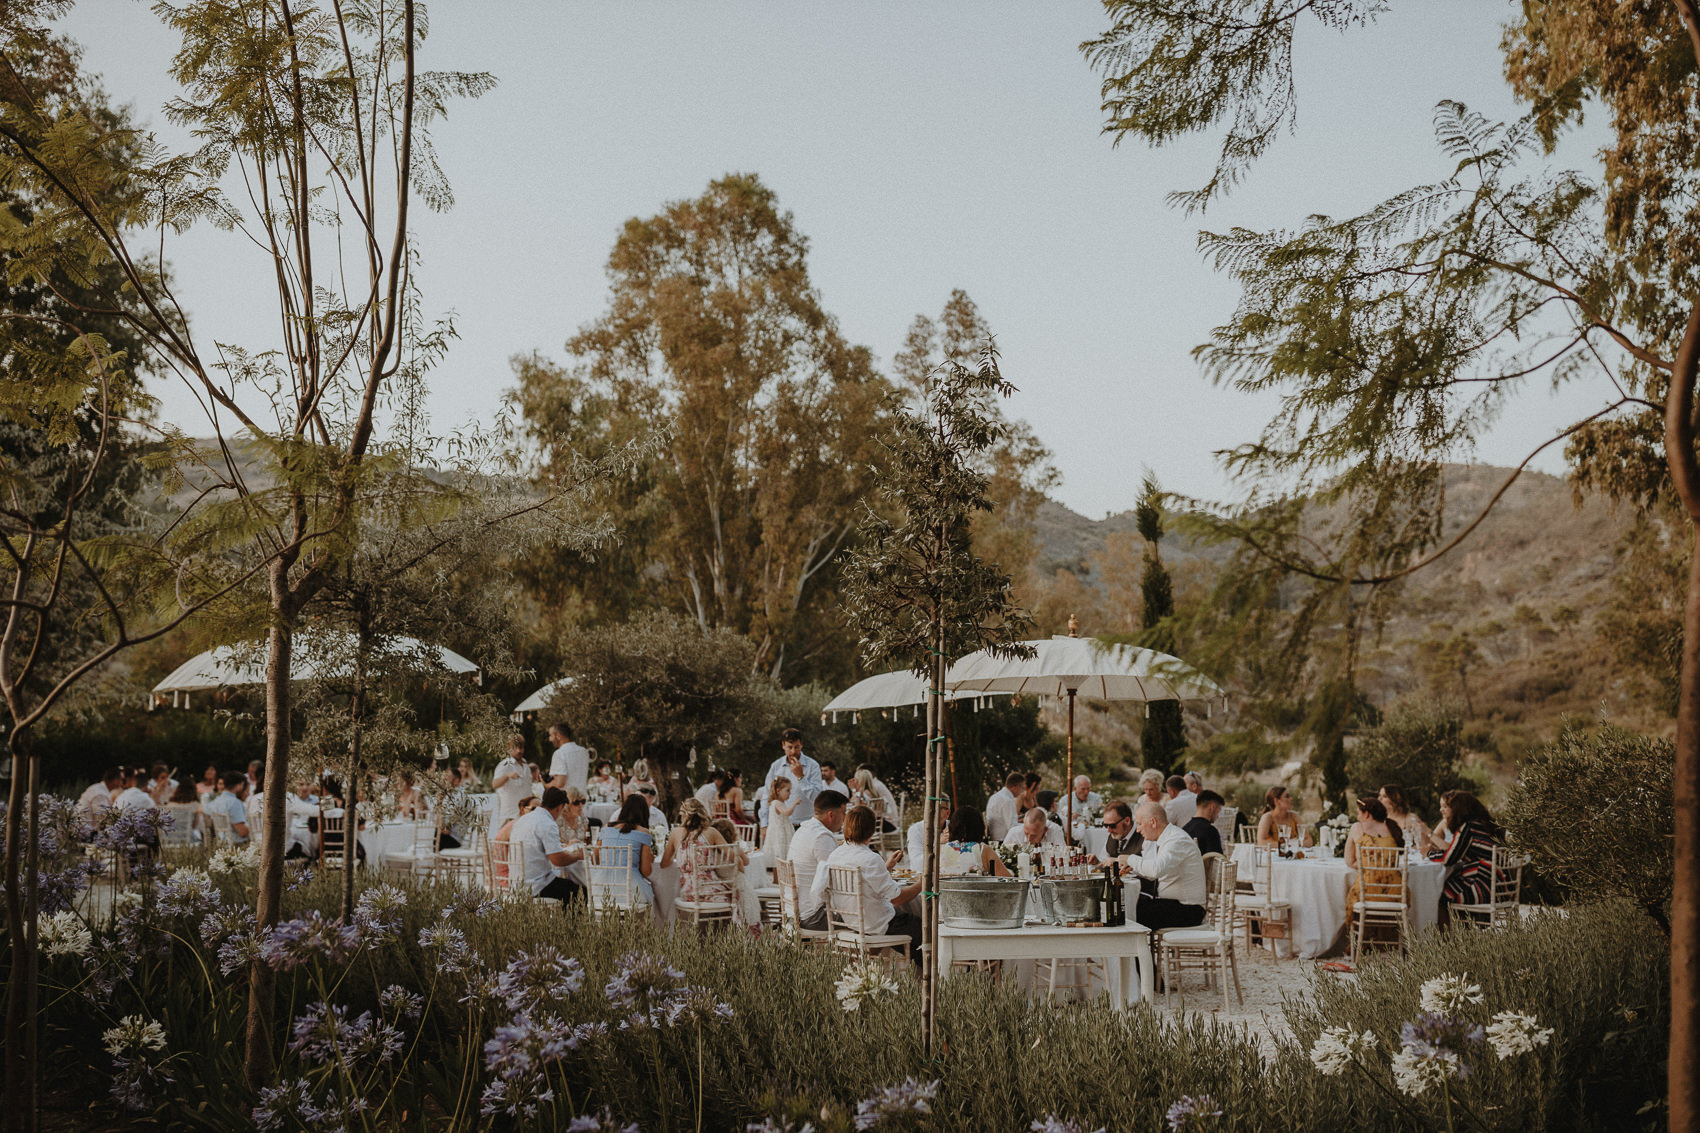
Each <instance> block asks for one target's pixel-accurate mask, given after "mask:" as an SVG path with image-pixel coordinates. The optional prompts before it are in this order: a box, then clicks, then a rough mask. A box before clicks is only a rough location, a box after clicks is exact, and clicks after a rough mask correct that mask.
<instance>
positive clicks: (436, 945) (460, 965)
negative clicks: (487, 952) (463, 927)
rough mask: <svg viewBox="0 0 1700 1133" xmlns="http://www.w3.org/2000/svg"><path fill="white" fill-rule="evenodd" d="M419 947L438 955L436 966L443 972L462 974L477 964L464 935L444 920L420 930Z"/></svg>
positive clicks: (476, 959) (476, 958)
mask: <svg viewBox="0 0 1700 1133" xmlns="http://www.w3.org/2000/svg"><path fill="white" fill-rule="evenodd" d="M419 947H421V948H425V949H428V950H430V951H433V952H436V953H438V956H437V966H438V968H440V969H441V970H443V971H445V972H464V971H467V970H468V969H470V968H472V967H473V966H474V965H475V964H477V962H478V957H477V956H475V955H473V952H472V949H471V948H470V947H469V946H468V945H467V943H466V934H465V933H463V932H461V931H460V929H458V928H455V927H454V926H453V925H451V924H449V922H448V921H446V920H439V921H437V922H436V923H435V924H431V925H426V926H425V927H424V928H422V929H420V930H419Z"/></svg>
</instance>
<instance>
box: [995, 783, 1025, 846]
mask: <svg viewBox="0 0 1700 1133" xmlns="http://www.w3.org/2000/svg"><path fill="white" fill-rule="evenodd" d="M1026 789H1027V776H1025V775H1023V774H1022V773H1021V772H1019V771H1011V772H1010V773H1009V774H1008V775H1005V776H1004V780H1003V789H1002V790H1001V791H999V792H998V793H997V794H995V795H993V796H992V797H991V798H989V799H987V800H986V837H988V838H990V839H991V840H992V841H994V842H1001V841H1003V840H1004V839H1005V838H1008V837H1009V836H1010V833H1011V832H1012V831H1014V830H1015V828H1016V826H1017V825H1018V824H1019V823H1020V822H1021V811H1020V810H1019V809H1018V808H1017V805H1016V800H1017V799H1018V798H1019V797H1020V796H1021V793H1022V792H1023V791H1025V790H1026Z"/></svg>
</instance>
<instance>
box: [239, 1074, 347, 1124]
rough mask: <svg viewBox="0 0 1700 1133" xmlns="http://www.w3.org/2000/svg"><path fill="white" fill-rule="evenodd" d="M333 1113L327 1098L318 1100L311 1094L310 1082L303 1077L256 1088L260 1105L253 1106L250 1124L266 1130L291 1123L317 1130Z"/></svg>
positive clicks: (333, 1106)
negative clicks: (263, 1087) (264, 1087)
mask: <svg viewBox="0 0 1700 1133" xmlns="http://www.w3.org/2000/svg"><path fill="white" fill-rule="evenodd" d="M335 1115H336V1106H335V1104H334V1103H333V1102H332V1100H331V1099H330V1098H325V1099H324V1100H323V1101H321V1100H320V1099H319V1098H317V1097H316V1096H315V1095H314V1094H313V1086H312V1083H310V1082H308V1081H307V1079H305V1078H297V1079H295V1081H293V1082H285V1083H283V1084H282V1085H280V1086H275V1087H272V1088H270V1089H261V1090H260V1104H259V1105H257V1106H255V1107H254V1124H255V1125H257V1126H259V1128H260V1129H262V1130H265V1131H266V1133H270V1131H271V1130H274V1129H283V1128H285V1127H286V1126H288V1125H290V1124H291V1121H290V1119H291V1118H293V1119H294V1122H293V1123H294V1124H297V1125H301V1126H304V1127H306V1128H308V1129H318V1128H321V1127H323V1126H324V1125H325V1124H327V1123H328V1122H329V1121H331V1120H332V1119H333V1118H334V1117H335Z"/></svg>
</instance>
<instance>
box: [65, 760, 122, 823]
mask: <svg viewBox="0 0 1700 1133" xmlns="http://www.w3.org/2000/svg"><path fill="white" fill-rule="evenodd" d="M123 789H124V770H123V768H120V767H108V768H107V769H106V773H105V774H104V775H102V776H101V777H100V782H98V783H90V784H89V787H88V789H87V790H86V791H84V792H83V793H82V795H81V796H79V797H78V799H77V813H78V814H80V815H82V816H83V820H84V821H85V822H87V823H88V824H89V825H90V826H98V825H100V820H101V818H102V817H103V816H104V815H105V814H106V812H107V811H108V810H110V809H111V808H112V798H113V795H114V794H115V793H116V792H118V791H121V790H123Z"/></svg>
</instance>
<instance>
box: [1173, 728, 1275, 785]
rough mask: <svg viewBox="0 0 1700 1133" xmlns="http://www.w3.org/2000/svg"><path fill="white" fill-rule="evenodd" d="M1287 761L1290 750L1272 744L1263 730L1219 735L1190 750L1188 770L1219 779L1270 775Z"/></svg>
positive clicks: (1219, 733) (1246, 729)
mask: <svg viewBox="0 0 1700 1133" xmlns="http://www.w3.org/2000/svg"><path fill="white" fill-rule="evenodd" d="M1286 758H1287V746H1286V745H1285V744H1281V743H1276V742H1274V741H1271V740H1270V739H1269V738H1268V737H1267V735H1266V734H1265V731H1264V729H1262V728H1243V729H1238V730H1235V731H1228V732H1217V733H1216V734H1215V735H1212V736H1210V737H1209V738H1208V739H1206V740H1205V741H1204V742H1203V743H1199V744H1194V745H1193V746H1192V747H1191V748H1189V749H1188V750H1187V766H1188V767H1192V768H1197V769H1198V770H1200V771H1210V772H1214V773H1215V774H1217V775H1234V776H1238V775H1245V774H1250V773H1255V772H1258V771H1268V770H1269V769H1271V768H1273V767H1277V766H1279V765H1280V764H1281V763H1282V761H1284V760H1285V759H1286Z"/></svg>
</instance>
